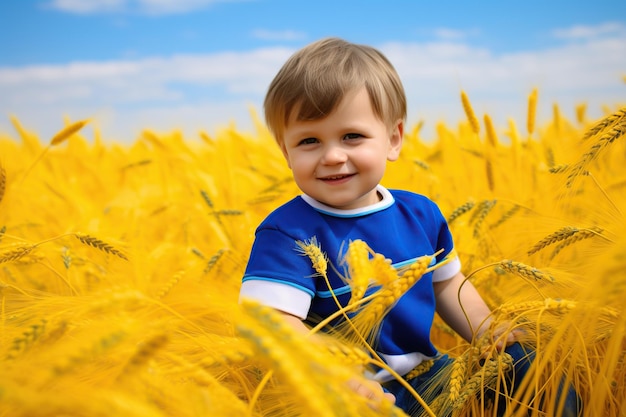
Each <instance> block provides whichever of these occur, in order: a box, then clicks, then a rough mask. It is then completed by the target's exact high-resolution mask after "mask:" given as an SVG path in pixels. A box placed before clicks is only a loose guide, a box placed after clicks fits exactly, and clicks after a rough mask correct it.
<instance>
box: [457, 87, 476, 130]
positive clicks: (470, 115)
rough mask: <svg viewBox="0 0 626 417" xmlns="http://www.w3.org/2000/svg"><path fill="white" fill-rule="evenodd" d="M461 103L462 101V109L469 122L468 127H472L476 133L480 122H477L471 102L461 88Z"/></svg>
mask: <svg viewBox="0 0 626 417" xmlns="http://www.w3.org/2000/svg"><path fill="white" fill-rule="evenodd" d="M461 103H463V110H464V111H465V115H466V116H467V120H468V122H469V124H470V127H471V128H472V132H474V133H475V134H478V133H479V132H480V124H479V123H478V119H477V118H476V114H475V113H474V109H472V104H471V103H470V101H469V98H468V97H467V94H466V93H465V91H463V90H461Z"/></svg>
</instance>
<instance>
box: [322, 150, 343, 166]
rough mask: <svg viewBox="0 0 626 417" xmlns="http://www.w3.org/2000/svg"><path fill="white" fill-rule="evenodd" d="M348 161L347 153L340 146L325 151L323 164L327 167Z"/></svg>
mask: <svg viewBox="0 0 626 417" xmlns="http://www.w3.org/2000/svg"><path fill="white" fill-rule="evenodd" d="M347 160H348V156H347V154H346V152H345V151H344V150H343V149H341V147H339V146H329V147H328V148H326V149H325V150H324V154H323V155H322V163H323V164H325V165H334V164H341V163H344V162H346V161H347Z"/></svg>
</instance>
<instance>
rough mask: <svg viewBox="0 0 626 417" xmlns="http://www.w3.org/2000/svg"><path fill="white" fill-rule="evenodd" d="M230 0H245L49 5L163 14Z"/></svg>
mask: <svg viewBox="0 0 626 417" xmlns="http://www.w3.org/2000/svg"><path fill="white" fill-rule="evenodd" d="M229 1H245V0H51V1H50V2H49V3H48V4H47V6H48V7H51V8H53V9H56V10H60V11H63V12H67V13H74V14H97V13H112V12H117V13H119V12H138V13H143V14H148V15H163V14H176V13H188V12H191V11H194V10H200V9H204V8H207V7H208V6H211V5H213V4H215V3H224V2H229Z"/></svg>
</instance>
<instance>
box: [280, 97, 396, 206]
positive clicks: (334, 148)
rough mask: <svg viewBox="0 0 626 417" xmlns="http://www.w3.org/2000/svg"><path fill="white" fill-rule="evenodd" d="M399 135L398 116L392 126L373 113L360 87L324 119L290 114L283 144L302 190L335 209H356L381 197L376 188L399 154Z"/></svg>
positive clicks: (368, 100) (284, 151)
mask: <svg viewBox="0 0 626 417" xmlns="http://www.w3.org/2000/svg"><path fill="white" fill-rule="evenodd" d="M294 113H295V112H294ZM402 134H403V125H402V121H401V120H398V121H397V122H396V124H395V125H394V127H393V128H390V127H388V126H387V125H385V123H384V122H383V121H382V120H380V119H379V118H378V117H377V116H376V115H375V114H374V111H373V109H372V106H371V103H370V98H369V95H368V93H367V90H365V88H363V89H360V90H356V91H353V92H350V93H348V94H347V95H346V96H345V97H344V98H343V100H342V101H341V102H340V103H339V105H338V106H337V108H336V109H335V110H334V111H333V112H332V113H331V114H329V115H328V116H327V117H325V118H323V119H319V120H313V121H300V120H295V116H292V117H291V119H290V120H289V123H287V126H286V127H285V131H284V136H283V137H284V141H283V143H282V145H281V148H282V151H283V153H284V155H285V158H287V163H288V164H289V167H290V168H291V170H292V172H293V176H294V179H295V181H296V184H297V185H298V187H299V188H300V189H301V190H302V191H303V192H304V193H305V194H307V195H309V196H310V197H312V198H314V199H316V200H318V201H320V202H321V203H324V204H326V205H328V206H331V207H334V208H338V209H356V208H360V207H365V206H368V205H370V204H374V203H376V202H378V201H379V197H378V194H377V192H376V189H375V187H376V185H378V183H379V182H380V180H381V178H382V177H383V174H384V172H385V167H386V164H387V161H388V160H389V161H394V160H396V159H397V158H398V155H399V154H400V148H401V147H402Z"/></svg>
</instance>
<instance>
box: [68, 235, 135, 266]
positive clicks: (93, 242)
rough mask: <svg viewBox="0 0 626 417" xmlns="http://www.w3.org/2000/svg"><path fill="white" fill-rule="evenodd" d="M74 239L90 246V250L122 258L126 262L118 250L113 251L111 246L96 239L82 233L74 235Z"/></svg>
mask: <svg viewBox="0 0 626 417" xmlns="http://www.w3.org/2000/svg"><path fill="white" fill-rule="evenodd" d="M74 237H76V239H78V240H80V241H81V242H82V243H84V244H85V245H88V246H91V247H92V248H96V249H98V250H101V251H103V252H105V253H108V254H111V255H114V256H117V257H118V258H122V259H124V260H126V261H127V260H128V258H127V257H126V255H124V254H123V253H122V252H120V251H119V250H117V249H115V248H114V247H113V246H111V245H109V244H108V243H106V242H104V241H102V240H100V239H98V238H96V237H93V236H89V235H85V234H82V233H75V234H74Z"/></svg>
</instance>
